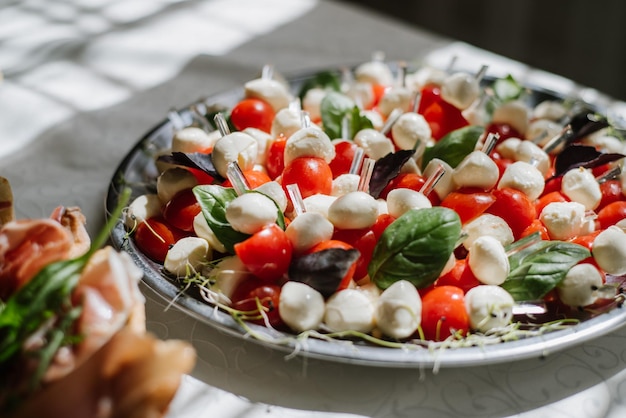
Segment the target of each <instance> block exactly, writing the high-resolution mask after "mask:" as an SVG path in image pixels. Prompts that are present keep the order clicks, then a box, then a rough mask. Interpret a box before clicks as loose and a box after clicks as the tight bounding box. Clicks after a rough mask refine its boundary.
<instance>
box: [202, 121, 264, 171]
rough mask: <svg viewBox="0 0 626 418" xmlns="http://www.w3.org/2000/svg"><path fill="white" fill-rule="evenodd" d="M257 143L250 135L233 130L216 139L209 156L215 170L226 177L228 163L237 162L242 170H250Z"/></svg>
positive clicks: (257, 150)
mask: <svg viewBox="0 0 626 418" xmlns="http://www.w3.org/2000/svg"><path fill="white" fill-rule="evenodd" d="M258 153H259V145H258V143H257V141H256V140H255V139H254V138H253V137H251V136H250V135H248V134H246V133H243V132H233V133H231V134H228V135H224V136H223V137H221V138H220V139H218V140H217V142H216V143H215V146H214V147H213V152H212V153H211V157H212V160H213V165H214V166H215V170H217V172H218V173H219V174H220V176H222V177H224V178H228V165H229V164H230V163H231V162H237V164H239V168H241V170H242V171H246V170H251V169H252V168H253V167H254V164H255V163H256V160H257V155H258Z"/></svg>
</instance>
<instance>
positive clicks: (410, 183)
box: [380, 173, 426, 199]
mask: <svg viewBox="0 0 626 418" xmlns="http://www.w3.org/2000/svg"><path fill="white" fill-rule="evenodd" d="M424 183H426V179H425V178H424V177H423V176H420V175H419V174H417V173H400V174H398V175H397V176H396V177H394V178H393V179H391V181H390V182H389V183H388V184H387V185H386V186H385V188H384V189H383V190H382V192H380V198H381V199H387V195H388V194H389V192H390V191H392V190H394V189H411V190H415V191H417V192H419V191H420V189H421V188H422V186H423V185H424Z"/></svg>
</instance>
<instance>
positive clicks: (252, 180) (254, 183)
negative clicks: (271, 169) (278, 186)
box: [222, 170, 272, 189]
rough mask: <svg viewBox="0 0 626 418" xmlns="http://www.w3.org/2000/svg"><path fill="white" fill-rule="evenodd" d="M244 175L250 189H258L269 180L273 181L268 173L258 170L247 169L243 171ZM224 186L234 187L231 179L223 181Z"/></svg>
mask: <svg viewBox="0 0 626 418" xmlns="http://www.w3.org/2000/svg"><path fill="white" fill-rule="evenodd" d="M243 176H244V177H245V178H246V181H247V182H248V186H250V189H256V188H257V187H259V186H260V185H262V184H265V183H267V182H269V181H272V179H271V178H269V176H268V175H267V174H265V173H264V172H262V171H258V170H245V171H244V172H243ZM222 186H224V187H232V184H231V182H230V180H226V181H224V183H222Z"/></svg>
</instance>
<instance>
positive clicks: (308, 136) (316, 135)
mask: <svg viewBox="0 0 626 418" xmlns="http://www.w3.org/2000/svg"><path fill="white" fill-rule="evenodd" d="M299 157H317V158H321V159H323V160H324V161H326V162H327V163H330V162H331V161H332V160H333V159H334V158H335V146H334V145H333V143H332V142H331V141H330V138H329V137H328V135H326V133H325V132H324V131H322V130H321V129H320V128H318V127H314V126H311V127H308V128H302V129H300V130H298V131H296V132H294V133H293V134H292V135H291V136H290V137H289V138H288V139H287V142H286V144H285V154H284V158H285V166H287V165H289V164H290V163H291V162H292V161H293V160H295V159H296V158H299Z"/></svg>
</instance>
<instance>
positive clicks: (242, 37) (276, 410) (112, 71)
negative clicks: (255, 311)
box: [0, 0, 626, 418]
mask: <svg viewBox="0 0 626 418" xmlns="http://www.w3.org/2000/svg"><path fill="white" fill-rule="evenodd" d="M5 4H6V3H5ZM0 44H1V45H2V47H1V48H0V71H2V72H3V73H4V81H3V83H2V84H0V175H1V176H4V177H6V178H8V179H9V180H10V181H11V183H12V185H13V189H14V195H15V199H16V215H17V217H18V218H26V217H45V216H48V215H49V214H50V212H51V211H52V210H53V209H54V208H55V207H56V206H58V205H65V206H72V205H78V206H80V207H81V208H82V209H83V211H84V212H85V214H86V216H87V219H88V230H89V231H90V233H91V234H95V233H96V232H97V231H98V230H99V229H100V228H101V226H102V224H103V220H104V205H103V202H104V198H105V195H106V191H107V188H108V185H109V182H110V180H111V176H112V174H113V172H114V170H115V169H116V167H117V166H118V164H119V163H120V161H121V160H122V159H123V157H124V156H125V155H126V154H127V153H128V152H129V150H130V149H131V148H132V147H133V145H134V144H135V143H136V142H137V141H138V140H139V138H141V137H142V136H143V135H144V134H145V133H146V132H147V131H149V130H150V129H151V127H153V126H154V125H156V124H157V123H159V122H161V121H162V120H163V119H164V118H165V117H166V115H167V112H168V111H169V110H170V109H172V108H181V107H184V106H186V105H188V104H190V103H193V102H194V101H196V100H198V99H200V98H201V97H203V96H207V95H211V94H214V93H218V92H221V91H225V90H228V89H230V88H233V87H236V86H239V85H241V84H242V83H243V82H245V81H247V80H249V79H251V78H254V77H256V76H257V75H258V74H259V71H260V69H261V68H262V66H263V65H264V64H268V63H269V64H273V65H274V66H275V68H276V70H277V71H279V72H281V73H283V74H284V75H286V76H288V75H289V74H297V73H298V72H299V71H305V70H306V71H309V70H311V69H315V68H324V67H333V66H338V65H347V64H355V63H359V62H362V61H365V60H368V59H369V58H370V56H371V54H372V53H373V52H374V51H384V52H385V54H386V58H387V59H388V60H399V59H402V60H415V61H416V62H425V63H430V64H433V65H437V66H445V64H446V62H447V61H448V60H449V59H450V57H451V56H452V55H456V56H458V60H457V62H458V63H459V65H464V66H467V67H468V68H469V69H472V70H473V69H477V68H479V67H480V65H482V64H484V63H488V64H489V65H490V71H492V72H494V73H493V74H494V75H499V74H498V72H500V73H504V74H506V73H512V74H514V75H515V76H516V77H519V78H521V79H526V80H528V79H533V80H540V81H541V83H544V84H545V83H550V85H553V86H555V87H554V88H555V89H557V90H559V91H564V92H571V91H577V92H578V94H580V95H582V96H583V97H587V98H592V99H597V98H599V99H601V100H604V99H603V96H602V95H601V94H600V93H598V92H596V91H594V90H592V89H582V90H581V89H579V87H578V86H575V85H574V84H573V83H571V82H569V81H568V80H564V79H562V78H560V77H557V76H554V75H551V74H545V73H542V72H540V71H535V70H533V69H530V68H527V67H526V66H524V65H523V64H520V63H516V62H512V61H509V60H506V59H503V58H502V57H498V56H494V55H492V54H489V53H487V52H485V51H480V50H477V49H475V48H472V47H471V46H469V45H466V44H463V43H460V42H455V41H452V40H449V39H443V38H440V37H437V36H434V35H433V34H430V33H427V32H424V31H421V30H420V29H419V28H414V27H409V26H406V25H404V24H401V23H398V22H396V21H393V20H389V19H386V18H384V17H381V16H378V15H374V14H371V13H368V12H365V11H364V10H360V9H355V8H353V7H348V6H345V5H341V4H339V3H333V2H327V1H318V0H298V1H295V0H267V1H263V2H259V1H255V0H229V1H226V0H205V1H200V0H186V1H185V0H183V1H175V0H169V1H168V0H158V1H157V0H155V1H152V2H142V1H140V0H136V1H129V0H74V1H73V2H67V1H60V0H58V1H57V0H39V1H30V0H25V1H22V2H15V4H11V3H10V2H9V4H8V5H0ZM145 294H146V297H147V314H148V317H147V318H148V327H149V329H150V331H152V332H154V333H155V334H157V335H158V336H159V337H162V338H181V339H186V340H189V341H191V342H192V343H193V344H194V346H195V347H196V349H197V351H198V361H197V366H196V368H195V370H194V371H193V373H192V375H191V376H186V377H185V379H184V381H183V385H182V387H181V390H180V392H179V394H178V395H177V397H176V399H175V400H174V403H173V405H172V408H171V411H170V414H169V416H170V417H171V418H180V417H213V416H220V417H267V418H270V417H271V418H276V417H296V418H297V417H305V416H306V417H311V416H315V417H318V416H319V417H335V418H339V417H349V416H364V417H415V416H427V417H458V416H465V417H510V416H517V417H527V416H528V417H530V416H532V417H537V416H546V417H547V416H550V417H581V418H583V417H584V418H590V417H606V416H610V417H618V416H623V414H626V405H625V403H624V400H623V399H624V398H625V396H624V395H625V391H626V328H623V327H620V328H617V329H615V330H614V332H612V333H609V334H608V335H605V336H603V337H600V338H597V339H595V340H592V341H590V342H586V343H584V344H580V345H576V346H574V347H572V348H569V349H566V350H563V351H558V352H552V353H545V355H543V356H541V358H532V359H528V360H517V359H515V358H511V359H510V362H506V363H501V364H493V365H486V366H480V367H463V368H441V369H440V370H437V371H434V370H432V369H430V368H422V369H419V368H385V367H371V366H363V365H357V364H350V363H348V362H331V361H322V360H316V359H312V358H306V357H302V356H295V357H289V358H286V357H285V354H284V352H279V351H276V350H273V349H271V348H269V347H267V346H264V345H261V344H258V343H257V342H255V341H252V340H242V339H241V338H239V337H234V336H231V335H229V334H226V333H224V332H221V331H219V330H216V329H215V328H212V327H210V326H207V325H206V324H204V323H202V322H199V321H196V320H195V319H192V318H190V317H189V316H188V315H186V314H185V313H183V312H181V311H179V310H178V309H176V307H174V306H169V305H168V303H167V302H166V301H164V300H162V299H161V298H159V297H158V296H157V295H156V294H154V293H153V292H152V291H151V290H150V289H145Z"/></svg>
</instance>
